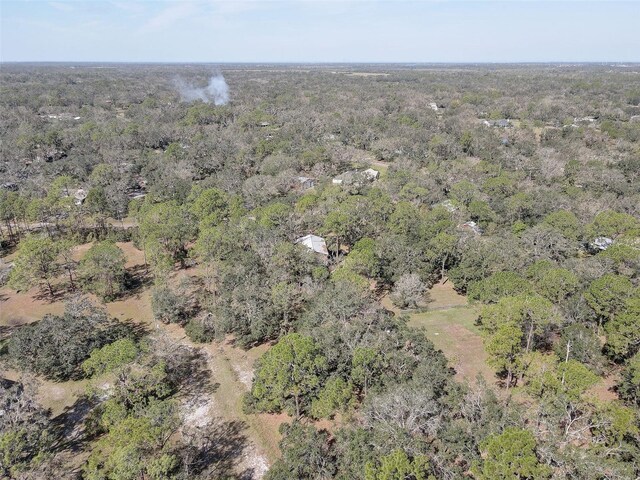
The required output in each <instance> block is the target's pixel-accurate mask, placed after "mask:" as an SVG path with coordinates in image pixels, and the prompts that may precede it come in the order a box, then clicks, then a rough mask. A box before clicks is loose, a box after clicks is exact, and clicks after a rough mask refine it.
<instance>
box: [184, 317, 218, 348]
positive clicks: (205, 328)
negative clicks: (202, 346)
mask: <svg viewBox="0 0 640 480" xmlns="http://www.w3.org/2000/svg"><path fill="white" fill-rule="evenodd" d="M184 331H185V333H186V334H187V336H188V337H189V338H190V339H191V340H192V341H194V342H196V343H209V342H211V341H213V339H214V338H215V328H214V326H213V323H212V322H211V320H210V318H209V316H207V317H205V318H192V319H191V320H189V322H188V323H187V324H186V325H185V327H184Z"/></svg>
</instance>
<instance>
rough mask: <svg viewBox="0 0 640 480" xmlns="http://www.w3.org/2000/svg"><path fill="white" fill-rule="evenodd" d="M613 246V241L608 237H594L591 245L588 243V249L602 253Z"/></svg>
mask: <svg viewBox="0 0 640 480" xmlns="http://www.w3.org/2000/svg"><path fill="white" fill-rule="evenodd" d="M611 245H613V239H611V238H609V237H596V238H594V239H593V241H592V242H591V243H589V247H590V248H591V249H592V250H598V251H603V250H606V249H607V248H609V247H610V246H611Z"/></svg>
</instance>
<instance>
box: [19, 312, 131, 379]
mask: <svg viewBox="0 0 640 480" xmlns="http://www.w3.org/2000/svg"><path fill="white" fill-rule="evenodd" d="M128 334H129V329H128V328H127V327H125V326H124V325H122V324H119V323H117V322H116V321H114V320H112V319H109V318H108V317H107V315H106V313H105V312H104V311H103V310H100V309H98V308H96V307H94V306H93V305H91V304H90V303H89V302H88V301H86V300H82V301H80V302H73V303H71V304H68V305H67V308H66V310H65V313H64V315H63V316H61V317H59V316H55V315H47V316H45V317H44V318H43V319H42V320H40V321H39V322H36V323H32V324H30V325H25V326H23V327H22V328H20V329H19V330H18V331H17V332H16V333H14V334H13V335H12V336H11V339H10V340H9V358H10V360H11V361H12V362H13V363H14V364H15V365H16V366H17V367H18V368H20V369H23V370H29V371H31V372H34V373H36V374H38V375H44V376H45V377H47V378H49V379H52V380H58V381H62V380H69V379H70V378H78V377H80V376H81V372H80V365H81V364H82V362H84V361H85V360H86V359H87V358H88V357H89V355H90V354H91V352H92V351H93V350H95V349H96V348H101V347H103V346H104V345H107V344H109V343H112V342H114V341H116V340H118V339H120V338H123V337H125V336H127V335H128Z"/></svg>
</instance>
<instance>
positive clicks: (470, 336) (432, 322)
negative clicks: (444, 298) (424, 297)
mask: <svg viewBox="0 0 640 480" xmlns="http://www.w3.org/2000/svg"><path fill="white" fill-rule="evenodd" d="M477 318H478V310H477V308H476V307H471V306H467V307H453V308H449V309H442V310H432V311H427V312H423V313H414V314H411V315H410V316H409V325H410V326H412V327H416V328H423V329H424V332H425V335H426V336H427V338H428V339H429V340H431V341H432V342H433V344H434V345H435V346H436V347H437V348H439V349H440V350H442V351H443V352H444V354H445V356H446V357H447V358H448V359H449V362H450V364H451V366H452V367H453V368H455V370H456V378H457V379H458V380H467V381H470V382H473V381H474V380H475V379H476V377H477V376H478V375H482V376H483V377H484V378H485V380H486V381H487V382H488V383H492V382H494V381H495V377H494V372H493V370H492V369H491V368H490V367H489V366H488V365H487V363H486V361H487V354H486V353H485V351H484V346H483V344H482V338H481V337H480V331H479V330H478V327H477V326H476V325H475V321H476V319H477Z"/></svg>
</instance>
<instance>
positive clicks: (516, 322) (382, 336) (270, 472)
mask: <svg viewBox="0 0 640 480" xmlns="http://www.w3.org/2000/svg"><path fill="white" fill-rule="evenodd" d="M0 135H1V137H0V138H1V141H0V159H1V163H0V179H1V181H0V236H1V237H0V238H1V249H0V255H1V258H0V286H1V289H0V311H2V315H1V316H0V374H1V376H0V475H2V476H3V478H4V477H6V478H15V479H24V480H26V479H48V478H51V479H54V478H55V479H67V478H69V479H72V478H73V479H76V478H77V479H87V480H129V479H131V480H134V479H140V480H142V479H150V480H151V479H153V480H160V479H210V478H220V479H227V478H228V479H231V478H237V479H250V478H265V479H270V480H285V479H331V478H335V479H343V480H347V479H361V480H396V479H397V480H427V479H429V480H431V479H438V480H452V479H464V478H472V479H477V480H480V479H484V480H496V479H530V480H533V479H554V480H555V479H558V480H559V479H565V480H569V479H571V480H573V479H587V480H623V479H632V478H638V477H639V476H640V67H638V66H637V65H636V66H629V65H500V66H498V65H496V66H492V65H483V66H477V65H451V66H447V65H432V66H430V65H415V66H407V65H397V66H394V65H341V64H339V65H322V66H314V65H230V64H229V65H224V66H222V67H220V68H217V67H214V66H209V65H118V64H104V65H98V64H77V65H67V64H52V65H43V64H34V65H29V64H5V65H3V66H2V70H1V71H0ZM442 291H446V292H447V295H449V297H447V298H455V299H457V300H456V301H459V302H461V304H460V305H453V306H452V305H451V304H450V302H449V301H442V302H441V303H442V304H441V303H438V302H439V300H438V298H439V297H438V295H441V293H439V292H442ZM448 302H449V303H448ZM463 316H464V318H469V320H468V322H467V320H465V322H467V323H465V324H464V326H462V323H461V322H462V320H461V319H462V318H463ZM427 318H428V319H434V321H435V322H439V323H437V326H435V325H436V324H428V323H424V322H423V323H420V322H422V321H423V320H424V319H427ZM425 321H426V320H425ZM456 322H457V323H456ZM454 327H455V328H454ZM476 340H477V342H478V344H479V345H481V346H482V348H480V349H479V350H478V351H477V352H471V351H469V352H465V348H466V347H465V346H466V345H472V344H473V343H472V342H475V341H476ZM464 342H471V343H464ZM461 346H462V347H461ZM455 352H457V353H455ZM465 353H466V355H465ZM460 355H462V356H460ZM225 362H226V363H225ZM224 365H227V367H228V371H227V370H225V368H224ZM242 365H248V366H246V368H244V370H243V369H242V368H241V366H242ZM469 372H471V373H469Z"/></svg>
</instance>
